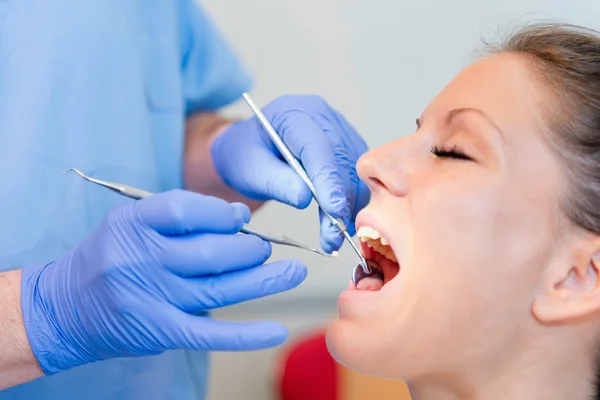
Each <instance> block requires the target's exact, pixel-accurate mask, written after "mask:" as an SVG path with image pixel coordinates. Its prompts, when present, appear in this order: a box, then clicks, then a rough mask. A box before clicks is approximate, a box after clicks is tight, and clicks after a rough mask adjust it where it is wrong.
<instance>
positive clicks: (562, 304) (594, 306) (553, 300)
mask: <svg viewBox="0 0 600 400" xmlns="http://www.w3.org/2000/svg"><path fill="white" fill-rule="evenodd" d="M599 269H600V253H597V254H595V255H594V256H593V257H588V258H587V262H585V263H583V262H582V263H581V264H580V265H579V266H574V267H572V268H570V269H569V270H568V272H567V274H566V276H565V275H564V273H563V277H559V276H557V279H551V280H549V281H547V284H546V286H545V287H544V288H543V289H542V290H540V292H539V293H538V295H537V296H536V297H535V299H534V301H533V305H532V313H533V315H534V316H535V318H537V319H538V320H539V321H540V322H542V323H560V322H565V321H568V320H573V319H577V318H582V317H585V316H587V315H590V314H593V313H596V312H598V311H600V282H599V280H598V279H599V272H598V271H599Z"/></svg>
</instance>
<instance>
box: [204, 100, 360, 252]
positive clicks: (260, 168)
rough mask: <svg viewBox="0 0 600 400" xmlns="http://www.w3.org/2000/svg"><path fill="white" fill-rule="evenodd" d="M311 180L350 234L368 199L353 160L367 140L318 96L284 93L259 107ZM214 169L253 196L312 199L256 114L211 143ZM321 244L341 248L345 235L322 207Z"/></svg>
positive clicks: (304, 203)
mask: <svg viewBox="0 0 600 400" xmlns="http://www.w3.org/2000/svg"><path fill="white" fill-rule="evenodd" d="M263 112H264V114H265V116H266V117H267V118H268V119H269V121H270V122H271V124H272V125H273V127H274V128H275V130H276V131H277V132H278V133H279V134H280V135H281V137H282V139H283V141H284V142H285V143H286V144H287V145H288V147H289V148H290V150H291V151H292V153H294V155H295V156H296V158H298V159H299V160H300V162H301V163H302V165H303V166H304V169H305V170H306V172H307V173H308V175H309V177H310V179H311V181H312V182H313V184H314V186H315V190H316V192H317V195H318V196H319V201H320V202H321V205H322V206H323V208H324V209H325V211H327V212H328V213H330V214H331V215H332V216H333V217H335V218H342V220H343V221H344V223H345V224H346V226H347V227H348V231H349V233H350V234H352V235H354V233H355V228H354V218H355V217H356V214H357V213H358V211H360V210H361V209H362V208H363V207H364V206H365V205H366V204H367V203H368V202H369V194H370V193H369V190H368V188H367V186H366V185H365V184H364V183H363V182H362V181H361V180H359V178H358V175H357V173H356V162H357V161H358V158H359V157H360V156H361V155H362V154H363V153H365V152H366V151H367V145H366V143H365V141H364V140H363V139H362V138H361V137H360V135H359V134H358V133H357V132H356V130H355V129H354V128H353V127H352V126H351V125H350V124H349V123H348V121H346V119H345V118H344V117H343V116H342V115H341V114H340V113H339V112H337V111H336V110H334V109H333V108H331V107H330V106H329V104H327V103H326V102H325V100H323V99H322V98H321V97H318V96H283V97H280V98H278V99H276V100H275V101H273V102H271V103H270V104H268V105H267V106H266V107H265V108H264V110H263ZM211 151H212V157H213V162H214V165H215V169H216V170H217V173H218V174H219V175H220V177H221V178H222V179H223V181H224V182H225V183H227V184H228V185H229V186H230V187H231V188H233V189H234V190H236V191H238V192H239V193H241V194H242V195H244V196H246V197H248V198H250V199H253V200H261V201H266V200H272V199H273V200H277V201H280V202H283V203H286V204H289V205H291V206H294V207H297V208H305V207H308V205H309V204H310V202H311V193H310V190H309V189H308V186H306V184H305V183H304V182H303V181H302V180H301V179H300V177H299V176H298V175H296V173H295V172H294V171H293V170H292V169H291V168H290V167H289V166H288V164H287V163H286V162H285V161H284V160H283V158H282V157H281V155H280V154H279V151H278V150H277V148H276V147H275V145H274V144H273V143H272V141H271V140H270V138H269V136H268V134H267V132H266V131H265V130H264V129H263V128H262V126H261V125H260V122H259V121H258V119H257V118H256V117H253V118H250V119H247V120H245V121H240V122H236V123H233V124H232V125H230V126H229V127H228V128H227V129H226V130H225V131H224V132H223V133H222V134H221V135H220V136H218V137H217V138H216V139H215V141H214V143H213V145H212V149H211ZM320 219H321V247H322V248H323V250H325V251H327V252H331V251H333V250H337V249H339V247H340V246H341V244H342V242H343V237H342V236H341V234H340V233H339V231H338V230H337V228H335V227H334V226H333V225H332V224H331V222H330V221H329V219H328V218H327V217H325V215H324V214H323V213H320Z"/></svg>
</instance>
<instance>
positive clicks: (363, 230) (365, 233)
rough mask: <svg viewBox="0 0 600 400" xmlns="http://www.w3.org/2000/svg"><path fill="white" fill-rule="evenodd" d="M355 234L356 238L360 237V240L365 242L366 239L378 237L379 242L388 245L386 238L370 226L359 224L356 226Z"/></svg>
mask: <svg viewBox="0 0 600 400" xmlns="http://www.w3.org/2000/svg"><path fill="white" fill-rule="evenodd" d="M356 236H358V238H359V239H360V241H361V242H367V241H368V240H376V239H379V241H380V242H381V244H383V245H385V246H387V245H389V242H388V241H387V239H386V238H384V237H383V236H381V233H379V232H377V230H376V229H374V228H371V227H370V226H361V227H360V228H358V231H357V232H356Z"/></svg>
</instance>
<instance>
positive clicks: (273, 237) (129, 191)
mask: <svg viewBox="0 0 600 400" xmlns="http://www.w3.org/2000/svg"><path fill="white" fill-rule="evenodd" d="M69 171H73V172H75V173H76V174H77V175H79V176H80V177H82V178H83V179H85V180H86V181H88V182H92V183H95V184H97V185H100V186H102V187H105V188H107V189H109V190H112V191H113V192H115V193H118V194H120V195H121V196H125V197H129V198H131V199H134V200H140V199H145V198H146V197H150V196H152V195H153V194H152V193H150V192H147V191H145V190H141V189H137V188H134V187H132V186H128V185H123V184H121V183H115V182H109V181H103V180H101V179H96V178H92V177H90V176H87V175H85V174H84V173H82V172H81V171H79V170H78V169H75V168H69V169H67V170H66V171H64V172H63V175H64V174H66V173H67V172H69ZM240 232H242V233H245V234H248V235H254V236H258V237H259V238H261V239H263V240H266V241H268V242H271V243H275V244H280V245H283V246H291V247H297V248H299V249H303V250H307V251H312V252H313V253H317V254H319V255H321V256H323V257H326V258H334V257H336V256H337V253H334V254H327V253H325V252H322V251H320V250H317V249H315V248H312V247H310V246H307V245H305V244H302V243H300V242H298V241H296V240H294V239H291V238H289V237H287V236H285V235H281V234H277V233H270V232H264V231H258V230H256V229H254V228H252V227H250V226H248V225H247V224H244V226H243V227H242V229H241V230H240Z"/></svg>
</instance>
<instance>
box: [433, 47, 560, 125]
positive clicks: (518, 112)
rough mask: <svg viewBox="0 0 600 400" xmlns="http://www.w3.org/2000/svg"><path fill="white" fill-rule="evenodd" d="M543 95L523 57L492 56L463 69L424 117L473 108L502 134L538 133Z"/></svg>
mask: <svg viewBox="0 0 600 400" xmlns="http://www.w3.org/2000/svg"><path fill="white" fill-rule="evenodd" d="M545 92H546V93H545ZM546 94H547V91H546V90H544V88H543V86H542V85H541V84H540V83H539V80H537V79H536V76H535V74H534V73H533V70H532V68H531V66H530V64H529V63H528V62H527V60H526V59H525V58H524V57H522V56H520V55H517V54H510V53H502V54H495V55H492V56H489V57H486V58H484V59H481V60H479V61H476V62H474V63H473V64H471V65H469V66H468V67H466V68H465V69H463V70H462V71H461V72H460V73H459V74H458V75H457V76H456V77H455V78H454V79H453V80H452V81H451V82H450V83H449V84H448V85H447V86H446V87H445V88H444V89H443V90H442V91H441V92H440V93H439V94H438V95H437V96H436V98H435V99H434V100H433V102H432V103H431V104H430V105H429V106H428V107H427V110H426V111H425V113H424V115H423V117H424V119H426V118H430V115H431V118H434V119H437V118H442V117H443V116H444V115H445V114H446V113H447V112H448V111H450V110H452V109H455V108H462V107H474V108H478V109H480V110H482V111H484V112H485V113H486V114H488V115H489V116H490V117H491V118H492V119H493V120H494V121H495V122H496V124H497V125H498V126H499V127H500V129H502V130H503V131H504V132H508V133H510V132H511V131H515V130H516V131H521V132H522V131H524V130H526V131H532V130H535V131H539V130H540V129H541V124H540V122H541V120H540V115H541V112H540V111H541V106H542V105H543V100H544V98H545V99H546V101H550V96H547V95H546ZM509 136H510V135H509Z"/></svg>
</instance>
